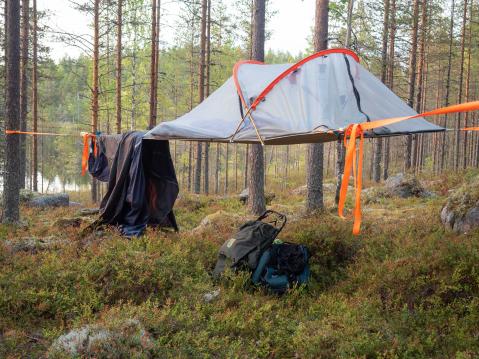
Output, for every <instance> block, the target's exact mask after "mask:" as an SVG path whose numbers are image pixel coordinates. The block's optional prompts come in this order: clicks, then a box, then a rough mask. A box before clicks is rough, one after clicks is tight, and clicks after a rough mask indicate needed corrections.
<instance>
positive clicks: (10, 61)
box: [3, 0, 20, 223]
mask: <svg viewBox="0 0 479 359" xmlns="http://www.w3.org/2000/svg"><path fill="white" fill-rule="evenodd" d="M6 26H7V29H8V31H7V33H6V54H7V68H6V80H7V83H6V89H7V91H6V92H7V93H6V109H5V112H6V113H5V115H6V128H7V129H10V130H19V129H20V86H19V85H20V0H9V1H8V6H7V13H6ZM19 154H20V137H19V136H15V135H9V136H6V148H5V173H4V184H3V222H4V223H11V222H17V221H18V220H19V219H20V209H19V190H20V188H19V183H20V178H19V176H20V156H19Z"/></svg>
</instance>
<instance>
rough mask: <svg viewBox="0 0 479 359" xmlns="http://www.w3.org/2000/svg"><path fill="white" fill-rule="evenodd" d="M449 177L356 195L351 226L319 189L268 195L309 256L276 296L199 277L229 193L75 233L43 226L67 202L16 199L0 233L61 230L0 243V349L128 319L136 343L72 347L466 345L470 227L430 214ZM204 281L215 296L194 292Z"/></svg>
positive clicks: (96, 351) (268, 350) (446, 348)
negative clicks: (160, 216) (415, 194)
mask: <svg viewBox="0 0 479 359" xmlns="http://www.w3.org/2000/svg"><path fill="white" fill-rule="evenodd" d="M460 181H461V176H443V177H441V178H435V179H434V180H431V181H430V183H429V185H430V189H431V190H434V191H435V192H436V193H438V194H439V196H437V197H432V198H428V199H420V198H414V199H391V198H388V199H385V200H384V201H378V202H377V203H370V204H368V205H366V206H365V207H364V209H363V228H362V234H361V235H360V236H356V237H354V236H352V234H351V229H352V225H351V221H348V220H347V221H344V220H341V219H339V218H338V216H337V215H336V213H335V211H334V209H332V198H331V197H328V198H327V201H326V202H327V204H328V208H331V210H327V211H325V212H324V213H321V214H316V215H314V216H304V215H302V213H301V211H302V207H303V206H302V203H301V201H302V200H303V198H301V197H300V196H294V195H289V194H288V193H287V191H283V193H282V194H281V195H278V196H277V198H276V199H275V200H274V201H273V203H272V207H273V208H277V209H279V210H282V211H285V212H287V214H289V215H290V217H291V218H292V220H291V221H290V223H288V225H287V227H286V228H285V230H284V231H283V232H282V234H281V235H280V238H281V239H284V240H288V241H293V242H298V243H303V244H306V245H307V246H309V247H310V249H311V252H312V254H313V255H312V258H311V269H312V280H311V283H310V285H309V286H308V287H300V288H294V289H293V290H291V291H290V292H288V293H287V294H285V295H283V296H281V297H278V296H274V295H270V294H268V293H267V292H265V291H264V290H261V289H257V288H252V287H251V286H250V285H249V281H248V279H249V277H248V274H246V273H237V274H232V273H230V274H229V275H228V276H227V278H225V279H224V280H222V281H221V282H219V283H218V282H215V281H213V279H212V278H211V276H210V272H211V270H212V268H213V266H214V264H215V261H216V255H217V250H218V248H219V246H220V245H221V243H223V242H224V241H225V240H226V239H228V238H229V236H230V235H231V234H232V232H234V230H235V229H234V227H235V223H233V222H232V221H231V220H230V219H229V217H228V215H227V214H228V213H230V214H235V215H239V216H244V217H246V210H245V208H244V207H243V206H242V205H241V204H240V202H239V201H238V200H237V199H236V198H219V197H209V198H207V197H203V196H201V197H195V196H191V195H182V198H181V199H180V200H179V201H178V205H177V207H176V214H177V220H178V222H179V223H180V225H181V229H182V231H181V232H180V233H178V234H174V233H165V232H162V231H157V230H149V231H148V232H147V234H146V235H145V236H143V237H141V238H138V239H131V240H129V239H125V238H122V237H120V236H119V235H118V234H117V233H116V232H115V231H114V230H107V231H105V232H103V233H101V234H98V235H96V236H95V235H93V236H92V235H90V236H86V237H82V236H80V234H79V233H80V229H79V228H60V227H58V226H55V225H54V223H55V221H56V220H57V219H58V218H63V217H72V216H74V215H75V212H76V211H77V209H76V208H71V209H54V210H48V211H46V210H44V211H38V210H31V209H27V208H23V210H22V215H23V219H24V221H25V223H24V224H23V225H22V226H19V227H12V226H0V241H2V242H5V241H7V240H9V241H17V240H19V239H20V238H22V237H28V236H30V237H32V236H34V237H42V236H55V237H58V238H60V239H63V240H65V239H66V240H68V241H67V243H66V244H62V245H61V246H60V247H58V248H55V249H52V250H43V251H37V252H36V253H31V252H18V253H15V254H12V253H11V251H9V249H8V246H0V357H2V358H3V357H5V358H16V357H22V358H23V357H32V358H37V357H44V356H47V355H50V356H53V357H55V355H56V356H59V357H63V356H62V354H58V353H57V354H55V353H52V352H51V351H50V352H49V348H50V346H51V343H52V342H53V341H54V340H55V339H56V338H57V337H58V336H60V335H61V334H64V333H65V332H68V331H69V330H70V329H72V328H78V327H81V326H83V325H86V324H90V325H100V326H102V327H105V328H115V327H118V326H120V325H121V324H119V323H124V321H125V320H128V319H136V320H138V321H139V322H141V324H142V325H143V326H144V328H145V329H146V330H147V331H148V333H149V337H150V339H151V340H150V341H149V342H148V345H145V344H144V343H141V341H138V340H133V339H128V337H127V336H125V337H124V339H122V340H117V341H116V342H115V345H114V346H109V347H102V346H101V345H100V346H99V347H98V348H91V351H90V352H89V353H84V354H83V356H85V357H97V358H130V357H135V358H150V357H159V358H168V357H171V358H190V357H191V358H230V357H233V358H234V357H237V358H256V357H259V358H263V357H266V358H273V357H274V358H338V357H340V358H351V357H360V358H426V357H429V358H451V357H455V358H475V357H478V356H479V231H476V232H472V233H469V234H467V235H455V234H452V233H448V232H447V231H445V230H444V229H443V226H442V225H441V223H440V219H439V213H440V210H441V207H442V205H443V204H444V203H445V201H446V197H445V196H444V195H445V194H447V191H448V190H449V189H450V188H453V187H455V186H458V185H460ZM220 210H222V211H224V213H225V215H221V216H217V217H215V221H216V222H215V225H214V226H206V227H204V228H202V229H201V230H194V231H191V229H193V228H194V227H196V226H197V225H198V224H199V223H200V222H201V220H202V219H203V218H204V217H205V216H206V215H208V214H212V213H215V212H218V211H220ZM241 218H242V217H241ZM84 225H86V223H85V224H84ZM217 288H219V289H220V294H219V296H218V297H217V298H216V299H215V300H213V301H211V302H205V300H204V299H203V296H204V294H206V293H209V292H212V291H213V290H215V289H217ZM106 348H108V349H106ZM64 355H65V354H64Z"/></svg>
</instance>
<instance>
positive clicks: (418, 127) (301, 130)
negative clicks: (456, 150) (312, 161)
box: [145, 49, 444, 144]
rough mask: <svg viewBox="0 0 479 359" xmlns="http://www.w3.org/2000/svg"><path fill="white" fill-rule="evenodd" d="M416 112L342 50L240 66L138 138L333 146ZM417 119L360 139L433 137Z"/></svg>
mask: <svg viewBox="0 0 479 359" xmlns="http://www.w3.org/2000/svg"><path fill="white" fill-rule="evenodd" d="M415 114H416V112H415V111H414V110H413V109H412V108H410V107H409V106H408V105H407V104H406V103H405V102H404V101H402V100H401V99H400V98H399V97H398V96H396V95H395V94H394V93H393V92H392V91H391V90H390V89H389V88H388V87H386V86H385V85H384V84H383V83H382V82H381V81H380V80H379V79H378V78H376V77H375V76H374V75H372V74H371V73H370V72H369V71H367V70H366V69H365V68H364V67H363V66H361V64H360V63H359V58H358V56H357V55H356V54H355V53H354V52H352V51H350V50H347V49H330V50H326V51H321V52H318V53H316V54H314V55H311V56H309V57H307V58H305V59H303V60H301V61H300V62H298V63H296V64H274V65H266V64H262V63H259V62H256V61H242V62H239V63H238V64H236V65H235V68H234V70H233V76H232V77H231V78H229V79H228V80H227V81H226V82H225V83H224V84H223V85H222V86H221V87H220V88H218V89H217V90H216V91H215V92H214V93H212V94H211V95H210V96H209V97H208V98H206V99H205V100H204V101H203V102H202V103H200V104H199V105H198V106H196V107H195V108H194V109H193V110H191V111H190V112H188V113H187V114H185V115H183V116H181V117H179V118H178V119H176V120H174V121H169V122H162V123H160V124H159V125H158V126H156V127H155V128H153V129H152V130H151V131H149V132H148V133H147V134H146V136H145V138H151V139H164V140H166V139H182V140H200V141H219V142H229V141H232V142H241V143H255V142H260V140H259V136H261V140H262V141H263V142H264V143H266V144H293V143H312V142H326V141H332V140H336V139H337V138H338V137H340V136H341V134H342V133H343V131H344V129H345V128H346V127H348V126H349V125H350V124H353V123H361V122H366V121H374V120H379V119H384V118H389V117H396V116H409V115H415ZM442 130H444V129H443V128H442V127H439V126H436V125H434V124H432V123H430V122H427V121H426V120H424V119H423V118H417V119H413V120H409V121H404V122H398V123H395V124H392V125H389V126H385V127H381V128H378V129H375V130H374V132H369V133H366V136H369V137H375V136H394V135H401V134H410V133H420V132H436V131H442Z"/></svg>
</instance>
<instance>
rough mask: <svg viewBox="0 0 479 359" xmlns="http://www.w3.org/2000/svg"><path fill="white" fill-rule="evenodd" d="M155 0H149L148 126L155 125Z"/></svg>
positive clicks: (150, 127)
mask: <svg viewBox="0 0 479 359" xmlns="http://www.w3.org/2000/svg"><path fill="white" fill-rule="evenodd" d="M156 8H157V3H156V0H151V54H150V121H149V125H148V128H149V129H152V128H153V127H155V126H156V92H155V89H156V84H155V80H156V45H157V34H156Z"/></svg>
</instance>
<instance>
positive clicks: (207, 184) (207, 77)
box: [204, 0, 211, 195]
mask: <svg viewBox="0 0 479 359" xmlns="http://www.w3.org/2000/svg"><path fill="white" fill-rule="evenodd" d="M206 10H207V14H206V45H205V47H206V49H205V52H206V54H205V56H206V60H205V61H206V63H205V95H206V97H208V96H209V95H210V62H211V41H210V40H211V39H210V37H211V0H207V3H206ZM204 191H205V194H206V195H207V194H209V192H210V143H209V142H206V143H205V184H204Z"/></svg>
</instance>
